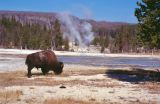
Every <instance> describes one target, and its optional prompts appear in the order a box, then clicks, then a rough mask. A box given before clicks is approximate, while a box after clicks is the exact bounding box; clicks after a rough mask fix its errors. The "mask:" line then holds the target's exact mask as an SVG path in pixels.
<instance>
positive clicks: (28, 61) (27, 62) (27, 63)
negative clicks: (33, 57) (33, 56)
mask: <svg viewBox="0 0 160 104" xmlns="http://www.w3.org/2000/svg"><path fill="white" fill-rule="evenodd" d="M29 63H30V60H29V57H28V56H27V58H26V61H25V64H26V65H29Z"/></svg>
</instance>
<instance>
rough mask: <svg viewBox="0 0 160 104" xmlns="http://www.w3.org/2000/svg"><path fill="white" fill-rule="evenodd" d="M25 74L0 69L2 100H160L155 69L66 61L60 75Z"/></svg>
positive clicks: (140, 103)
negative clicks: (99, 65)
mask: <svg viewBox="0 0 160 104" xmlns="http://www.w3.org/2000/svg"><path fill="white" fill-rule="evenodd" d="M21 70H23V71H21ZM26 74H27V71H26V69H25V68H24V69H20V70H17V71H9V72H1V73H0V104H160V77H159V76H160V73H158V72H156V71H145V70H142V69H138V70H137V69H114V70H113V69H108V68H105V67H101V68H99V67H92V66H80V65H66V66H65V67H64V72H63V73H62V74H61V75H58V76H56V75H54V73H53V72H50V73H49V74H48V75H46V76H43V75H42V74H41V71H40V70H36V69H34V70H33V76H32V78H27V76H26Z"/></svg>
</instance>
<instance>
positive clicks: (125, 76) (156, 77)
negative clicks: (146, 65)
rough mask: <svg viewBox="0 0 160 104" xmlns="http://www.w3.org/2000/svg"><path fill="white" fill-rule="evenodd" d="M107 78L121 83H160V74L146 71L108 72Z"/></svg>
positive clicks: (119, 70) (116, 70)
mask: <svg viewBox="0 0 160 104" xmlns="http://www.w3.org/2000/svg"><path fill="white" fill-rule="evenodd" d="M105 74H106V76H108V77H110V78H114V79H117V80H120V81H125V82H131V83H138V82H146V81H157V82H160V72H159V71H152V70H144V69H132V70H122V69H115V70H111V69H109V70H107V71H106V72H105Z"/></svg>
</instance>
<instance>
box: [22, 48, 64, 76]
mask: <svg viewBox="0 0 160 104" xmlns="http://www.w3.org/2000/svg"><path fill="white" fill-rule="evenodd" d="M25 64H26V65H27V67H28V77H31V76H32V74H31V70H32V69H33V68H34V67H35V68H37V69H38V68H41V70H42V73H43V74H44V75H45V74H47V73H48V72H49V71H50V70H52V71H54V73H55V74H61V73H62V72H63V66H64V65H63V62H59V61H58V60H57V57H56V55H55V54H54V52H53V51H51V50H45V51H40V52H36V53H32V54H29V55H27V58H26V62H25Z"/></svg>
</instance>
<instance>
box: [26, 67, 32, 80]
mask: <svg viewBox="0 0 160 104" xmlns="http://www.w3.org/2000/svg"><path fill="white" fill-rule="evenodd" d="M32 69H33V67H28V74H27V76H28V78H30V77H31V76H32V74H31V70H32Z"/></svg>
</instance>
